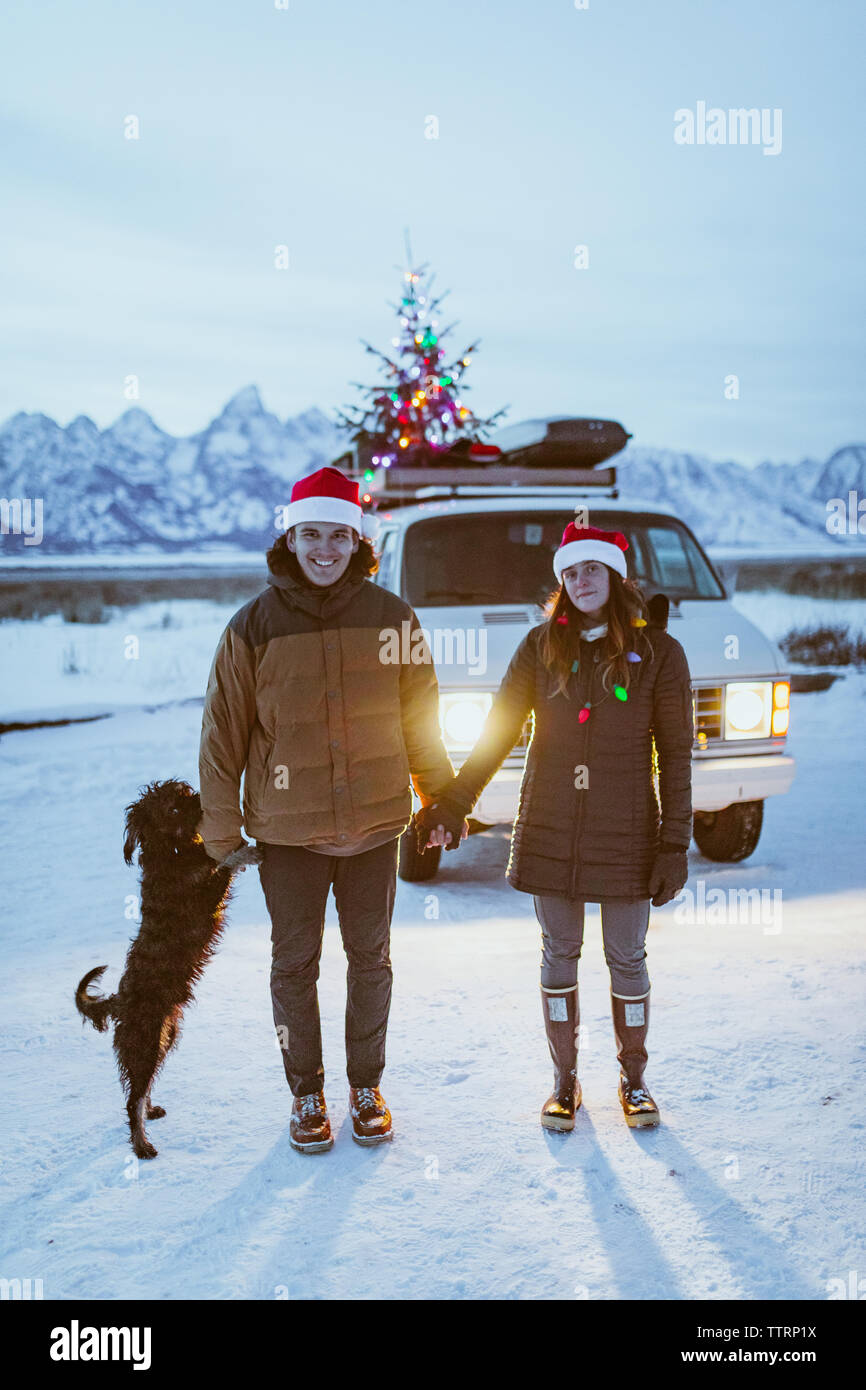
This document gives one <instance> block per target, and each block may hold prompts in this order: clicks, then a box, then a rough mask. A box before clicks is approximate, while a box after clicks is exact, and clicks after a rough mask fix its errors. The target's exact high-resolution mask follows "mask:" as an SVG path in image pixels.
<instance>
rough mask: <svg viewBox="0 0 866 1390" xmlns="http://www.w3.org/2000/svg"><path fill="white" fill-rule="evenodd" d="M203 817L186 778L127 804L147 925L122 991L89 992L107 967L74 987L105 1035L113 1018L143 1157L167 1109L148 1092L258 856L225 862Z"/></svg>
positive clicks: (126, 851)
mask: <svg viewBox="0 0 866 1390" xmlns="http://www.w3.org/2000/svg"><path fill="white" fill-rule="evenodd" d="M200 820H201V801H200V800H199V795H198V792H195V791H193V789H192V787H191V786H190V785H189V783H187V782H179V781H174V780H172V781H166V782H152V783H151V784H150V785H149V786H147V787H145V789H144V791H143V792H142V794H141V796H140V797H139V799H138V801H135V802H133V803H132V805H131V806H127V808H126V840H125V842H124V846H123V857H124V859H125V860H126V862H127V864H131V863H132V856H133V854H134V853H135V849H136V846H140V850H141V852H140V855H139V864H140V866H141V927H140V928H139V933H138V936H137V937H136V939H135V940H134V941H133V943H132V945H131V946H130V948H129V951H128V953H127V957H126V969H125V971H124V974H123V978H122V979H121V981H120V985H119V987H118V990H117V993H116V994H112V995H110V996H109V997H108V998H104V997H102V996H100V995H92V994H90V993H88V989H89V986H90V985H91V984H92V983H93V981H95V980H99V978H100V976H101V975H102V973H103V971H104V970H105V969H106V968H107V967H106V966H104V965H100V966H99V967H98V968H97V969H96V970H91V971H89V972H88V973H87V974H86V975H85V976H84V979H83V980H82V981H81V983H80V984H79V986H78V989H77V990H76V991H75V1003H76V1006H77V1008H78V1011H79V1013H81V1014H82V1015H83V1016H84V1017H85V1018H88V1019H90V1022H91V1023H92V1024H93V1026H94V1028H96V1029H97V1030H98V1031H99V1032H100V1033H103V1032H105V1030H106V1028H107V1026H108V1020H109V1018H113V1019H114V1021H115V1029H114V1051H115V1055H116V1057H117V1066H118V1070H119V1072H120V1079H121V1082H122V1083H123V1089H124V1093H125V1095H126V1111H127V1115H128V1116H129V1129H130V1136H131V1141H132V1147H133V1149H134V1150H135V1152H136V1154H137V1155H138V1157H139V1158H155V1157H156V1149H155V1148H154V1147H153V1145H152V1144H151V1143H150V1141H149V1139H148V1137H147V1135H146V1133H145V1129H144V1122H145V1120H146V1119H147V1120H155V1119H157V1118H158V1117H159V1116H160V1115H164V1114H165V1111H164V1110H163V1108H162V1106H160V1105H152V1104H151V1100H150V1088H151V1086H152V1085H153V1081H154V1078H155V1077H156V1074H157V1072H158V1071H159V1069H160V1067H161V1066H162V1064H163V1062H164V1061H165V1058H166V1055H167V1053H168V1052H169V1051H170V1049H171V1048H172V1047H174V1045H175V1043H176V1042H177V1039H178V1036H179V1034H180V1022H181V1018H182V1015H183V1011H184V1009H185V1008H186V1006H187V1004H189V1002H190V1000H191V999H192V997H193V985H194V984H195V983H196V981H198V980H199V979H200V978H201V975H202V972H203V970H204V968H205V966H206V965H207V963H208V961H209V960H210V958H211V956H212V954H213V951H214V948H215V946H216V943H217V940H218V938H219V935H220V932H221V931H222V926H223V916H224V913H225V909H226V905H227V904H228V901H229V898H230V887H231V881H232V878H233V876H234V872H235V870H236V869H238V868H242V867H244V866H245V865H246V864H252V863H257V862H258V860H259V858H260V851H259V850H257V849H255V848H254V847H253V846H252V845H245V846H244V847H243V848H242V849H238V850H236V851H235V852H234V853H233V854H230V855H229V856H228V857H227V858H226V859H224V860H223V862H222V864H219V865H218V864H217V863H216V861H215V860H213V859H211V858H210V856H209V855H208V854H207V851H206V850H205V847H204V844H203V843H202V840H201V836H200V835H199V834H198V833H197V826H198V824H199V822H200Z"/></svg>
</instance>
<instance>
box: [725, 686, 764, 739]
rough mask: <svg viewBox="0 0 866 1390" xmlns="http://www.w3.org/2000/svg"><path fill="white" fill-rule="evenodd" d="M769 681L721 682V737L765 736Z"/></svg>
mask: <svg viewBox="0 0 866 1390" xmlns="http://www.w3.org/2000/svg"><path fill="white" fill-rule="evenodd" d="M772 707H773V682H772V681H729V682H728V684H727V685H726V686H725V738H769V737H770V715H771V711H772Z"/></svg>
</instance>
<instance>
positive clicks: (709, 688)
mask: <svg viewBox="0 0 866 1390" xmlns="http://www.w3.org/2000/svg"><path fill="white" fill-rule="evenodd" d="M723 702H724V690H723V688H722V686H720V685H697V686H693V687H692V708H693V709H694V714H695V747H696V748H703V747H704V746H705V744H706V743H707V742H709V741H710V740H711V739H721V737H722V710H723ZM700 735H703V737H700Z"/></svg>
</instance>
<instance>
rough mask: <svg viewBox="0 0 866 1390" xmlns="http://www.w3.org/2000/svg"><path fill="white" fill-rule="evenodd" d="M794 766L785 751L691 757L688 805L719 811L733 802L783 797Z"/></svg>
mask: <svg viewBox="0 0 866 1390" xmlns="http://www.w3.org/2000/svg"><path fill="white" fill-rule="evenodd" d="M795 768H796V763H795V762H794V759H793V758H792V757H790V756H789V755H788V754H787V753H753V754H751V756H750V755H748V754H746V755H744V756H743V757H727V758H693V759H692V805H693V807H694V809H695V810H696V811H723V810H724V809H725V807H726V806H733V805H734V803H735V802H737V801H763V800H764V799H765V798H766V797H768V796H783V795H784V793H785V792H786V791H788V790H789V788H790V786H791V783H792V782H793V780H794V771H795Z"/></svg>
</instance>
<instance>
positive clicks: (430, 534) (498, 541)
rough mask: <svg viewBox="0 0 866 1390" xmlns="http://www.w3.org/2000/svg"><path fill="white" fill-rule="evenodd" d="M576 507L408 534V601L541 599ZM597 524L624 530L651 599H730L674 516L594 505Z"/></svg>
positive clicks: (436, 525)
mask: <svg viewBox="0 0 866 1390" xmlns="http://www.w3.org/2000/svg"><path fill="white" fill-rule="evenodd" d="M573 519H574V512H573V511H549V512H541V511H539V512H521V513H517V512H495V511H494V512H479V513H477V514H472V515H468V516H459V515H457V516H455V515H454V513H453V512H451V513H446V514H444V515H442V516H438V517H429V518H425V519H424V520H423V521H416V522H413V524H412V525H411V526H410V527H409V529H408V531H407V532H406V540H405V548H404V566H405V579H406V598H407V599H408V601H409V603H411V604H412V607H413V608H444V607H447V606H449V605H459V604H481V603H510V604H515V603H520V604H527V603H537V604H542V603H544V602H545V600H546V599H547V597H548V595H549V594H550V592H551V591H552V590H553V589H554V588H555V586H556V578H555V575H554V573H553V552H554V551H555V550H556V548H557V546H558V545H559V544H560V542H561V540H562V533H563V531H564V530H565V528H566V526H567V525H568V523H569V522H570V521H572V520H573ZM591 524H592V525H593V526H598V527H600V528H601V529H602V530H603V531H622V533H623V534H624V536H625V537H626V539H627V541H628V545H629V548H628V550H627V551H626V562H627V565H628V573H629V577H630V578H633V579H636V580H637V582H638V583H639V584H640V585H641V587H642V589H643V590H644V593H645V594H646V596H647V598H651V597H652V595H653V594H655V593H658V592H660V591H661V592H662V593H665V594H667V595H668V597H669V598H671V599H720V598H724V596H725V595H724V591H723V589H722V588H721V586H720V584H719V582H718V580H717V579H716V576H715V574H714V573H713V571H712V569H711V567H710V565H709V562H708V561H707V558H706V556H705V555H704V553H703V551H702V550H701V548H700V546H699V545H698V543H697V541H696V540H695V538H694V537H693V536H692V534H691V532H690V531H689V530H688V528H687V527H685V526H684V525H683V524H682V522H680V521H677V520H676V519H675V518H674V517H669V516H664V515H661V516H654V515H650V514H648V513H645V512H644V513H628V512H606V513H605V512H601V511H596V509H595V508H593V510H592V517H591Z"/></svg>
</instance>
